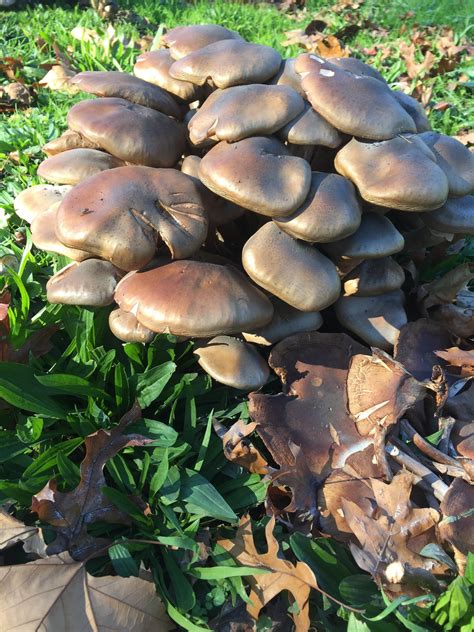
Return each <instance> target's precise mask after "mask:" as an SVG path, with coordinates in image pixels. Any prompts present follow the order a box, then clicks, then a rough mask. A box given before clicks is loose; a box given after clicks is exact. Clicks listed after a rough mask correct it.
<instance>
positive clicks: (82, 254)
mask: <svg viewBox="0 0 474 632" xmlns="http://www.w3.org/2000/svg"><path fill="white" fill-rule="evenodd" d="M60 204H61V202H56V203H55V204H53V205H52V206H51V207H50V208H49V209H48V210H47V211H44V212H43V213H40V214H39V215H37V216H36V217H34V218H33V221H32V222H31V240H32V242H33V244H34V245H35V246H36V247H37V248H39V249H40V250H46V252H54V253H56V254H58V255H64V256H65V257H68V259H72V260H73V261H82V260H83V259H87V258H88V257H90V253H89V252H86V251H85V250H80V249H79V248H69V247H68V246H66V245H65V244H63V243H62V242H61V241H60V240H59V239H58V236H57V233H56V220H57V211H58V207H59V205H60Z"/></svg>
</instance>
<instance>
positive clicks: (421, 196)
mask: <svg viewBox="0 0 474 632" xmlns="http://www.w3.org/2000/svg"><path fill="white" fill-rule="evenodd" d="M334 164H335V166H336V169H337V171H338V172H339V173H340V174H341V175H343V176H346V178H349V180H351V181H352V182H354V184H355V185H356V187H357V188H358V189H359V192H360V194H361V196H362V197H363V198H364V200H367V201H368V202H371V203H372V204H378V205H379V206H387V207H389V208H394V209H399V210H401V211H427V210H432V209H436V208H439V207H440V206H442V205H443V204H444V203H445V202H446V198H447V197H448V180H447V178H446V176H445V174H444V172H443V171H442V170H441V169H440V167H439V166H438V165H437V164H436V159H435V157H434V155H433V153H432V151H431V150H430V149H429V148H428V147H427V146H426V145H425V144H424V143H423V142H422V141H421V140H420V139H419V138H418V137H416V136H410V137H407V138H405V137H397V138H392V139H391V140H387V141H384V142H380V143H368V142H363V141H359V140H356V139H355V138H353V139H352V140H351V141H350V142H349V143H348V144H347V145H345V146H344V147H343V148H342V149H341V150H340V151H339V152H338V154H337V156H336V160H335V163H334Z"/></svg>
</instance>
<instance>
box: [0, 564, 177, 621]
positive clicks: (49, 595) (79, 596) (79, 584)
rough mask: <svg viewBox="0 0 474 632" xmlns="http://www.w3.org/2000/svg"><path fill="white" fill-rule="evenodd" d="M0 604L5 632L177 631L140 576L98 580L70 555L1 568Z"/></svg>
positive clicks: (161, 604)
mask: <svg viewBox="0 0 474 632" xmlns="http://www.w3.org/2000/svg"><path fill="white" fill-rule="evenodd" d="M0 602H1V604H2V617H1V618H2V632H13V630H18V629H20V628H21V629H23V630H46V629H48V630H61V632H76V631H77V630H97V631H98V632H105V631H106V630H112V629H113V630H116V631H117V632H148V631H149V630H159V631H160V632H162V631H163V632H165V631H166V630H172V629H174V628H175V624H173V623H172V622H171V621H170V619H169V618H168V616H167V614H166V607H165V606H164V604H163V602H162V601H161V599H160V598H159V597H158V596H157V595H156V592H155V587H154V585H153V583H151V582H147V581H145V580H143V579H140V578H138V577H110V576H107V577H92V575H89V574H88V573H87V571H86V567H85V565H84V564H83V563H78V562H74V561H73V560H72V559H71V558H70V557H69V555H67V554H65V553H63V554H62V555H55V556H53V557H48V558H46V559H43V560H37V561H35V562H30V563H29V564H19V565H17V566H5V567H2V568H0ZM25 604H27V606H26V607H25Z"/></svg>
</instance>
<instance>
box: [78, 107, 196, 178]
mask: <svg viewBox="0 0 474 632" xmlns="http://www.w3.org/2000/svg"><path fill="white" fill-rule="evenodd" d="M67 121H68V125H69V127H70V128H71V129H73V130H75V131H77V132H79V133H80V134H82V135H83V136H85V137H86V138H88V139H89V140H91V141H93V142H94V143H97V144H98V145H100V146H101V148H102V149H105V150H106V151H108V152H109V153H110V154H112V155H113V156H116V157H117V158H120V159H121V160H124V161H126V162H131V163H133V164H138V165H146V166H149V167H172V166H174V165H175V164H176V163H177V162H178V160H179V158H180V156H181V155H182V153H183V152H184V148H185V146H186V137H185V132H184V127H183V126H182V125H181V124H180V123H177V122H176V121H175V120H174V119H172V118H170V117H169V116H166V115H165V114H162V113H161V112H157V111H156V110H152V109H151V108H146V107H144V106H143V105H136V104H135V103H129V102H128V101H125V99H116V98H112V97H106V98H103V99H94V100H90V101H81V102H80V103H76V105H74V106H73V107H72V108H71V109H70V110H69V114H68V116H67Z"/></svg>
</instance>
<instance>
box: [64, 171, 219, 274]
mask: <svg viewBox="0 0 474 632" xmlns="http://www.w3.org/2000/svg"><path fill="white" fill-rule="evenodd" d="M207 225H208V219H207V216H206V213H205V211H204V209H203V207H202V199H201V194H200V191H199V188H198V186H197V184H196V183H195V182H194V180H193V179H192V178H190V177H189V176H186V175H185V174H184V173H181V172H180V171H177V170H175V169H152V168H150V167H119V168H118V169H110V170H109V171H102V172H101V173H98V174H97V175H95V176H92V177H91V178H88V179H87V180H84V181H83V182H81V183H80V184H78V185H77V186H75V187H74V189H72V191H70V192H69V194H68V195H66V197H65V198H64V200H63V202H62V204H61V206H60V208H59V211H58V219H57V231H58V235H59V237H60V239H61V241H63V242H64V243H65V244H67V245H69V246H71V247H74V248H85V249H86V250H88V251H89V252H90V253H92V254H94V255H96V256H99V257H102V258H103V259H107V260H108V261H111V262H112V263H113V264H114V265H116V266H117V267H118V268H120V269H121V270H136V269H138V268H140V267H142V266H144V265H146V264H147V263H148V262H149V261H151V259H152V258H153V256H154V254H155V252H156V250H157V246H158V245H160V244H161V242H163V243H164V244H165V245H166V247H167V248H168V249H169V251H170V252H171V255H172V257H173V258H176V259H180V258H183V257H188V256H189V255H192V254H193V253H194V252H196V251H197V250H198V249H199V248H200V246H201V244H202V243H203V242H204V241H205V239H206V235H207Z"/></svg>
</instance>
